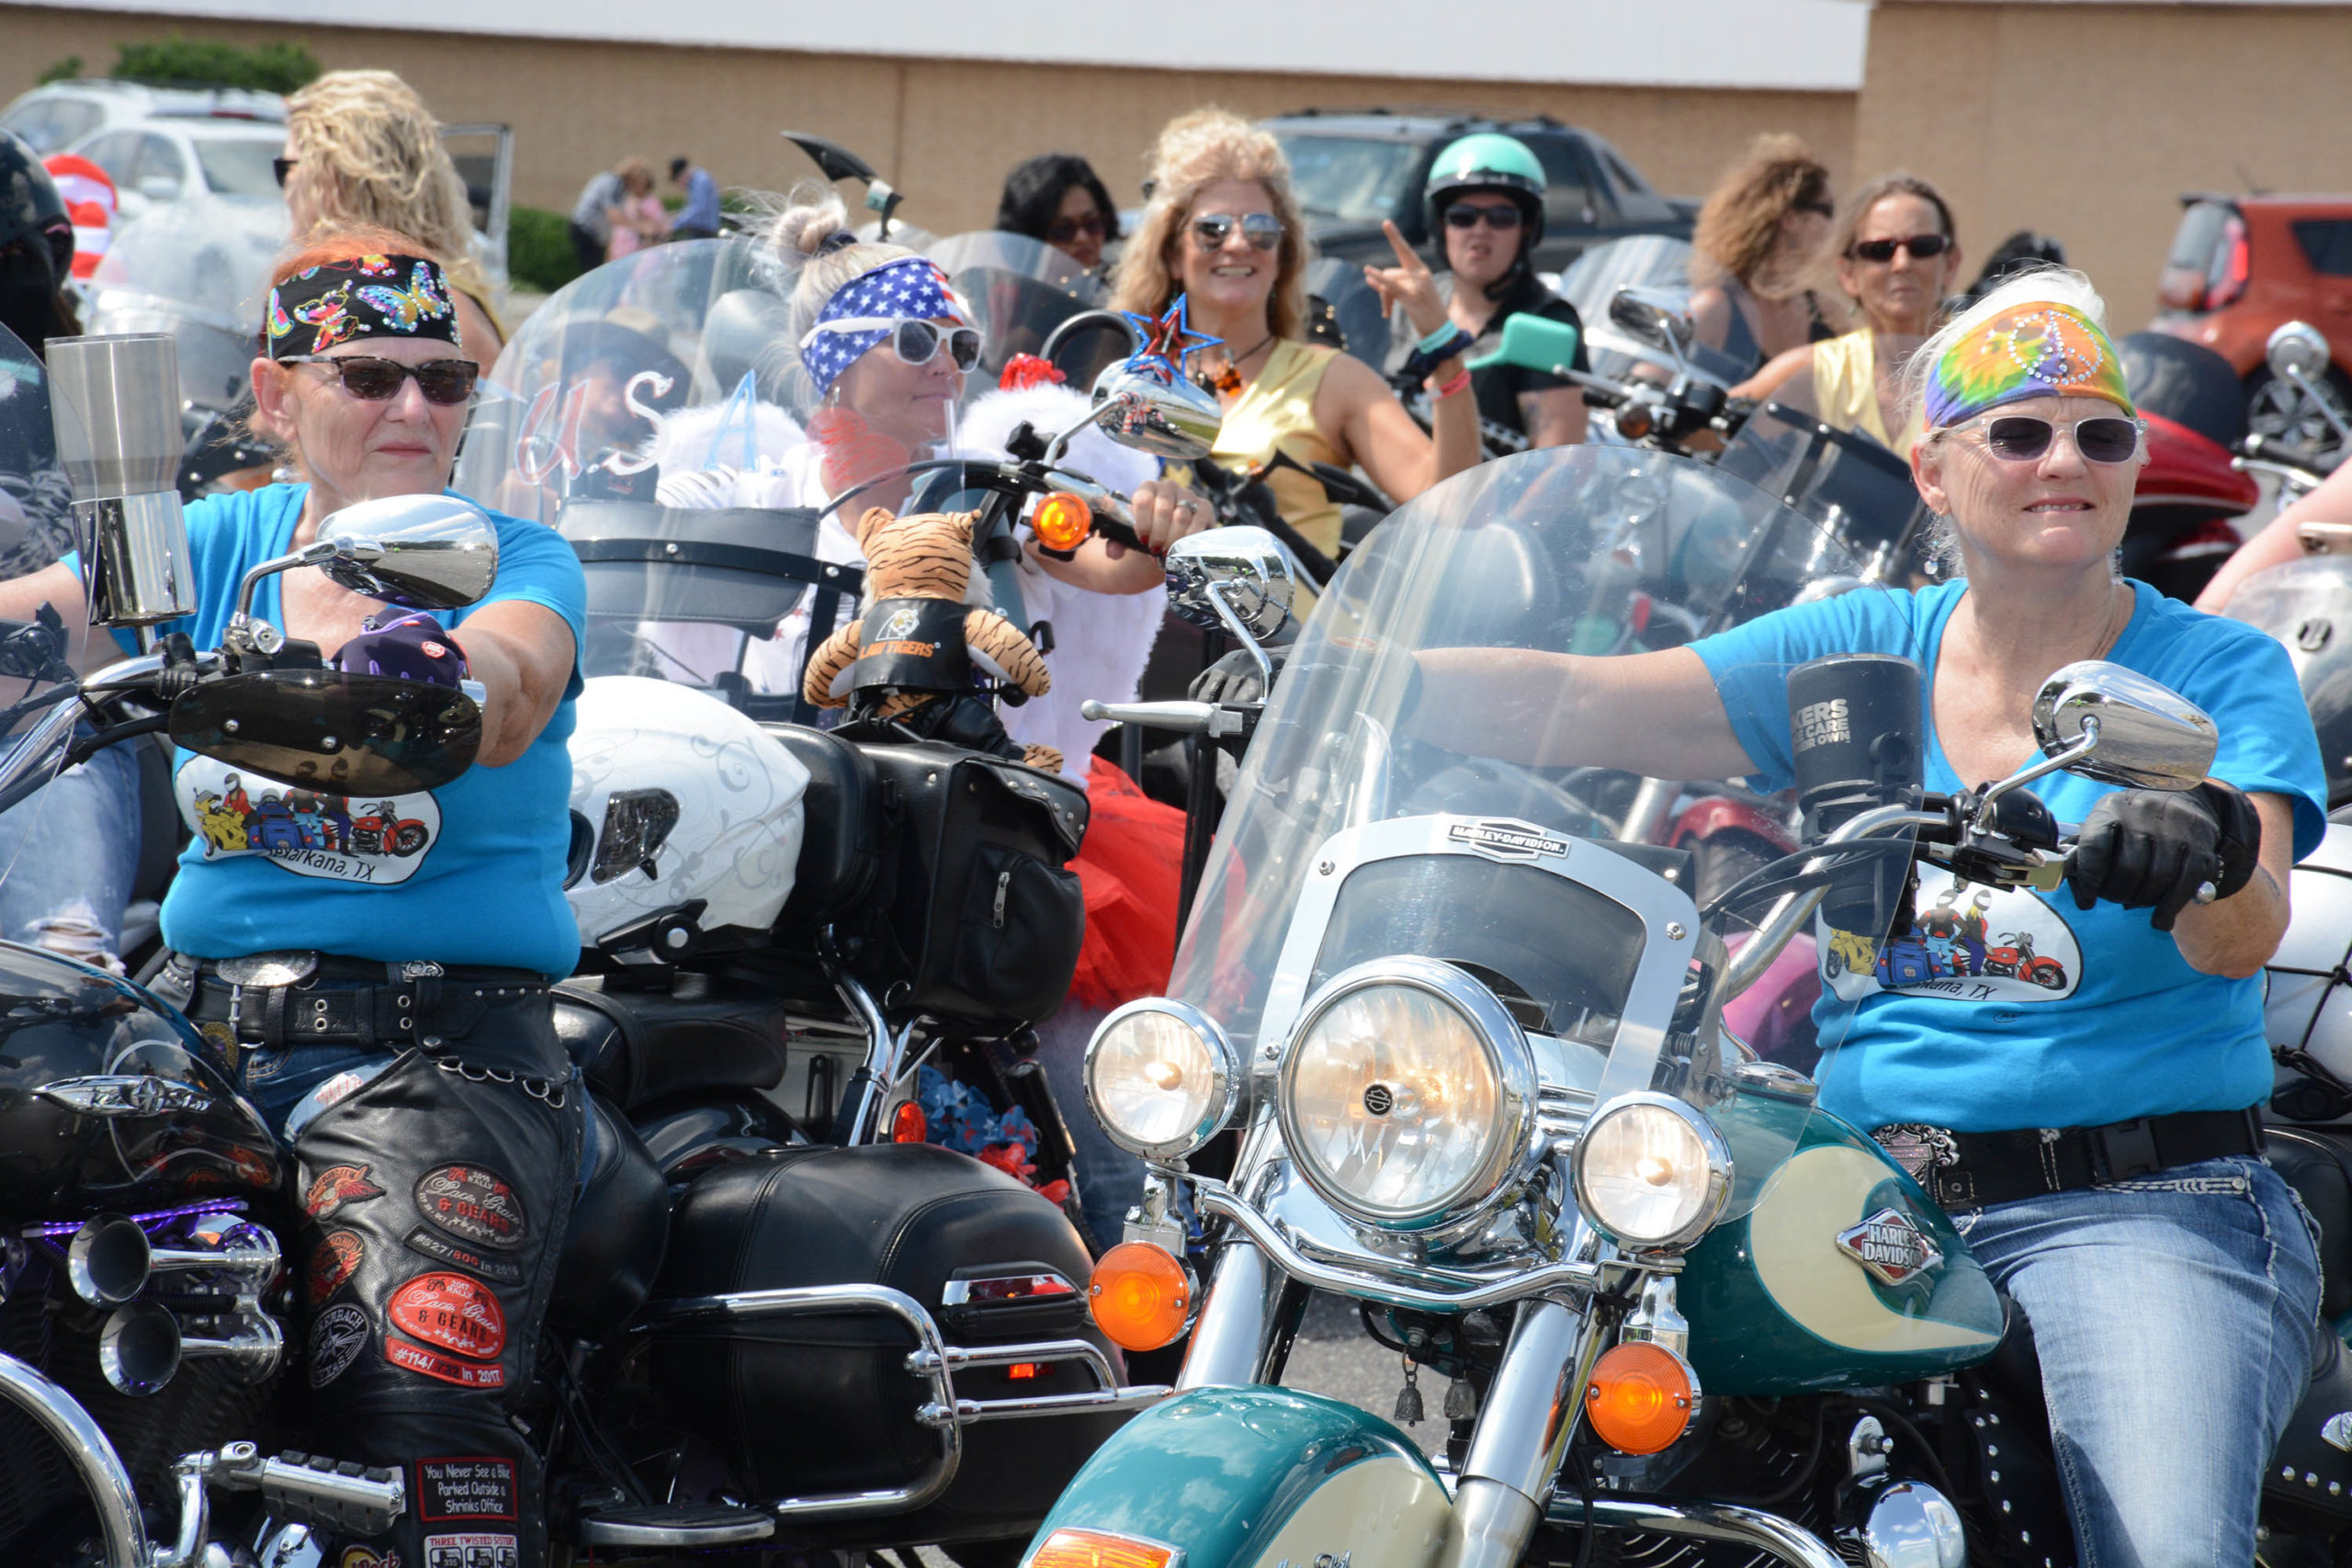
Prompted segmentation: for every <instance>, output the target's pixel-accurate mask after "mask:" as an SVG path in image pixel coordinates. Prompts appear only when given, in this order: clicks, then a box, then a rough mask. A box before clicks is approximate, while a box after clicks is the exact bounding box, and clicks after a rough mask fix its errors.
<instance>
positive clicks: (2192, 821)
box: [2066, 781, 2262, 931]
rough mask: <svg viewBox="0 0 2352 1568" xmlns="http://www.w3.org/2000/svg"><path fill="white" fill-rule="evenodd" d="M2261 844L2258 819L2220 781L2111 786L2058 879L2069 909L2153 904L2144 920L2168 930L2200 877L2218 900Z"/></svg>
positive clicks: (2248, 875) (2246, 874) (2249, 866)
mask: <svg viewBox="0 0 2352 1568" xmlns="http://www.w3.org/2000/svg"><path fill="white" fill-rule="evenodd" d="M2261 850H2262V818H2260V817H2258V816H2257V815H2256V813H2255V809H2254V803H2253V802H2252V801H2249V800H2248V799H2246V797H2245V795H2242V794H2240V793H2239V792H2238V791H2236V790H2234V789H2233V788H2231V787H2230V786H2229V785H2228V784H2215V783H2211V782H2210V781H2209V782H2208V783H2205V784H2199V785H2198V786H2197V787H2196V788H2195V789H2191V790H2180V791H2174V790H2156V789H2126V790H2119V791H2117V792H2116V793H2115V794H2113V795H2108V796H2106V797H2104V798H2103V799H2101V800H2100V801H2099V803H2098V805H2097V806H2095V807H2091V814H2090V815H2089V816H2088V817H2087V818H2084V820H2083V830H2082V833H2081V836H2080V838H2079V839H2078V840H2077V841H2076V843H2075V856H2074V860H2073V862H2072V863H2070V864H2069V865H2068V867H2067V871H2066V882H2067V885H2068V886H2071V887H2072V888H2073V889H2074V893H2075V908H2079V909H2087V908H2090V907H2091V905H2092V904H2093V903H2094V902H2096V901H2097V900H2098V899H2101V898H2106V899H2109V900H2111V901H2112V902H2114V903H2118V904H2120V905H2122V906H2123V907H2124V908H2127V909H2149V908H2153V909H2154V910H2155V913H2154V915H2152V916H2150V917H2149V922H2148V923H2149V924H2151V925H2153V926H2154V927H2155V929H2156V930H2158V931H2170V930H2172V927H2173V921H2175V920H2176V919H2179V917H2180V912H2181V910H2183V909H2185V908H2188V905H2189V903H2190V901H2191V900H2193V899H2194V898H2195V897H2197V890H2198V888H2199V886H2203V885H2204V884H2205V883H2208V882H2210V883H2211V884H2212V885H2213V886H2214V890H2215V893H2216V895H2217V897H2222V898H2226V897H2229V896H2230V895H2231V894H2233V893H2235V892H2237V891H2238V890H2239V889H2240V888H2242V887H2244V886H2245V885H2246V884H2247V883H2248V882H2249V881H2251V880H2252V879H2253V877H2254V869H2255V865H2256V861H2257V858H2258V857H2259V855H2260V852H2261Z"/></svg>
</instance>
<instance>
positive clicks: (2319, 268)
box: [2151, 192, 2352, 451]
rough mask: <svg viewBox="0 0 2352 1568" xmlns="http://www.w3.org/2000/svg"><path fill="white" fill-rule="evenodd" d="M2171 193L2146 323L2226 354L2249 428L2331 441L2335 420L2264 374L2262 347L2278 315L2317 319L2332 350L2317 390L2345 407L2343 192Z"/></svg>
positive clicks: (2324, 444) (2348, 268) (2351, 263)
mask: <svg viewBox="0 0 2352 1568" xmlns="http://www.w3.org/2000/svg"><path fill="white" fill-rule="evenodd" d="M2180 200H2181V209H2182V210H2181V214H2180V227H2179V228H2178V229H2177V230H2176V231H2174V234H2173V242H2172V252H2171V254H2169V255H2168V256H2166V257H2165V270H2164V273H2163V276H2161V278H2160V279H2159V280H2158V282H2157V285H2156V296H2157V300H2158V304H2159V307H2160V313H2159V314H2158V315H2157V317H2156V319H2155V321H2154V322H2152V323H2151V325H2152V326H2153V327H2154V330H2155V331H2158V332H2163V333H2171V334H2173V335H2174V336H2176V337H2180V338H2186V339H2187V340H2188V341H2189V342H2190V343H2195V344H2202V345H2204V346H2205V347H2207V348H2210V349H2211V350H2213V351H2214V352H2215V353H2217V354H2219V355H2222V358H2224V359H2226V360H2228V361H2229V362H2230V365H2231V367H2232V368H2233V369H2235V370H2236V371H2237V373H2238V375H2239V377H2240V378H2241V379H2242V380H2243V382H2244V385H2245V392H2246V428H2247V429H2248V430H2249V431H2250V432H2254V433H2256V434H2263V435H2267V436H2273V437H2282V436H2283V437H2284V438H2286V439H2287V440H2290V441H2292V442H2294V443H2296V444H2297V445H2299V446H2306V447H2310V448H2312V450H2314V451H2327V450H2330V449H2332V448H2334V447H2335V445H2336V437H2335V431H2334V429H2333V428H2332V427H2331V426H2330V425H2329V424H2328V423H2327V421H2326V420H2325V419H2324V417H2322V416H2321V415H2320V413H2319V412H2318V411H2317V410H2315V409H2313V408H2312V407H2311V406H2310V403H2309V400H2308V399H2306V398H2305V396H2304V394H2303V393H2302V392H2301V390H2299V389H2296V388H2295V387H2293V386H2292V385H2290V384H2289V383H2286V382H2281V381H2278V380H2277V379H2275V378H2272V376H2271V374H2270V368H2269V367H2268V366H2267V365H2266V364H2265V363H2264V362H2263V346H2264V344H2266V343H2267V341H2268V340H2269V337H2270V333H2272V331H2273V330H2275V329H2276V328H2277V327H2278V325H2279V324H2280V323H2281V322H2284V321H2309V322H2310V323H2311V324H2312V325H2313V326H2315V327H2317V328H2319V330H2320V331H2321V332H2323V333H2326V334H2327V339H2328V343H2329V344H2330V346H2331V347H2332V348H2333V350H2334V352H2335V365H2334V366H2332V367H2329V369H2328V372H2327V376H2326V378H2325V380H2324V381H2322V382H2319V383H2317V385H2318V388H2319V390H2320V391H2321V392H2322V393H2323V394H2324V395H2325V396H2327V397H2329V398H2330V399H2332V400H2333V401H2334V403H2335V409H2336V412H2339V413H2343V412H2347V411H2352V376H2347V375H2346V371H2345V366H2346V364H2347V363H2352V197H2341V196H2241V197H2233V196H2216V195H2211V194H2207V193H2202V192H2199V193H2192V194H2190V195H2188V196H2184V197H2181V198H2180Z"/></svg>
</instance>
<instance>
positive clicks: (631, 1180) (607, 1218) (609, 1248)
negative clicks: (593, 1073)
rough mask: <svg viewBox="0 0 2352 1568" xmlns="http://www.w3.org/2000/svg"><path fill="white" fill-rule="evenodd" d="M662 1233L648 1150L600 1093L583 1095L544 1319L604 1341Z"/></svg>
mask: <svg viewBox="0 0 2352 1568" xmlns="http://www.w3.org/2000/svg"><path fill="white" fill-rule="evenodd" d="M669 1240H670V1190H669V1188H668V1187H667V1185H665V1184H664V1183H663V1181H662V1173H661V1171H659V1170H658V1169H656V1168H654V1164H653V1156H651V1155H650V1154H648V1153H647V1152H646V1150H645V1145H644V1143H643V1142H642V1141H640V1140H639V1137H638V1135H637V1133H636V1131H635V1129H633V1128H631V1127H630V1126H629V1124H628V1121H627V1120H626V1119H625V1118H624V1117H622V1115H621V1114H620V1113H619V1112H618V1111H615V1110H614V1109H613V1107H612V1105H611V1103H610V1102H609V1101H607V1100H605V1098H604V1097H603V1096H602V1095H598V1094H591V1095H590V1096H589V1097H588V1113H587V1127H586V1133H585V1136H584V1137H583V1138H582V1146H581V1151H580V1190H579V1195H578V1196H577V1197H576V1198H574V1199H573V1201H572V1205H571V1223H570V1224H568V1225H567V1226H566V1227H565V1229H564V1233H563V1251H562V1253H561V1255H560V1257H559V1258H558V1259H557V1262H556V1269H555V1290H554V1292H553V1293H552V1294H551V1295H550V1296H549V1298H548V1321H549V1322H551V1323H553V1324H554V1325H556V1326H557V1327H559V1328H561V1329H564V1330H566V1331H568V1332H570V1333H573V1334H577V1335H579V1336H581V1337H583V1338H587V1339H594V1340H605V1339H609V1338H610V1337H612V1336H613V1335H614V1334H615V1333H616V1332H617V1331H618V1330H619V1329H620V1327H621V1325H624V1324H626V1323H627V1322H628V1320H629V1319H630V1318H631V1317H634V1316H635V1315H636V1314H637V1309H638V1308H639V1307H641V1306H643V1305H644V1304H645V1298H646V1295H647V1293H648V1292H650V1291H651V1290H652V1289H653V1281H654V1280H655V1279H656V1278H657V1277H658V1276H659V1275H660V1274H661V1272H662V1258H663V1256H664V1255H665V1254H666V1252H667V1251H668V1249H669Z"/></svg>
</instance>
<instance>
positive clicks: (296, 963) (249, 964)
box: [212, 951, 319, 987]
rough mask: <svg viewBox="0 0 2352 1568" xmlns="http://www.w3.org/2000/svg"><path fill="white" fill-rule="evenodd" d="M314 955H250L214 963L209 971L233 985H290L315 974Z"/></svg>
mask: <svg viewBox="0 0 2352 1568" xmlns="http://www.w3.org/2000/svg"><path fill="white" fill-rule="evenodd" d="M318 967H319V955H318V954H317V953H302V952H295V951H288V952H284V953H246V954H245V955H244V956H243V957H242V958H222V959H217V960H215V961H214V963H213V965H212V972H213V973H214V974H215V975H218V976H220V978H221V979H223V980H226V981H228V982H229V984H231V985H232V986H261V987H272V986H292V985H298V984H300V982H302V981H304V980H307V979H309V978H310V977H311V976H312V975H314V974H316V973H317V972H318Z"/></svg>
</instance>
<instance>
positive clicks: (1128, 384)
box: [1057, 359, 1225, 462]
mask: <svg viewBox="0 0 2352 1568" xmlns="http://www.w3.org/2000/svg"><path fill="white" fill-rule="evenodd" d="M1091 423H1095V424H1099V425H1101V426H1102V427H1103V434H1105V435H1108V436H1109V437H1110V438H1111V439H1112V440H1114V441H1116V442H1117V443H1118V444H1119V445H1120V446H1132V447H1134V448H1135V449H1136V451H1138V452H1149V453H1151V454H1152V455H1153V456H1154V457H1172V458H1174V459H1176V460H1177V461H1179V462H1192V461H1193V460H1195V459H1197V458H1201V457H1207V456H1208V455H1209V450H1210V448H1212V447H1214V446H1216V436H1217V432H1218V430H1219V429H1220V428H1222V427H1223V425H1224V423H1225V414H1224V412H1223V411H1222V410H1220V409H1219V408H1218V407H1217V401H1216V398H1215V397H1213V396H1212V395H1210V394H1209V393H1207V392H1204V391H1203V390H1202V389H1200V388H1198V387H1196V386H1194V385H1193V383H1192V382H1190V381H1188V380H1185V379H1184V378H1182V377H1181V376H1174V375H1170V374H1168V373H1167V371H1166V369H1165V368H1164V367H1162V366H1161V365H1159V364H1158V363H1156V362H1154V361H1152V360H1149V359H1124V360H1121V361H1120V362H1119V363H1117V364H1116V365H1114V366H1111V367H1109V368H1108V369H1106V370H1104V371H1103V374H1102V375H1101V376H1099V377H1097V378H1095V382H1094V412H1093V415H1092V418H1091ZM1080 428H1081V429H1083V428H1084V426H1080ZM1073 434H1074V433H1073ZM1068 439H1069V437H1068V436H1065V437H1063V441H1064V442H1065V443H1066V442H1067V441H1068ZM1057 455H1058V452H1057Z"/></svg>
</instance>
